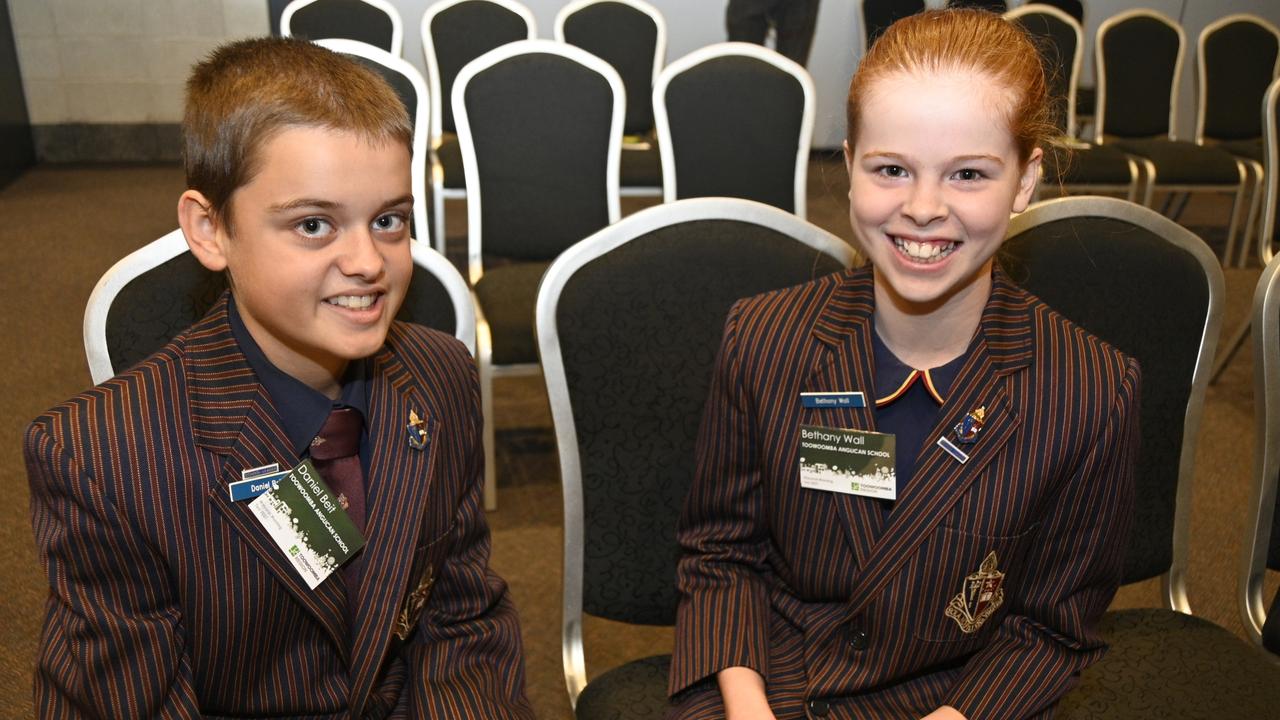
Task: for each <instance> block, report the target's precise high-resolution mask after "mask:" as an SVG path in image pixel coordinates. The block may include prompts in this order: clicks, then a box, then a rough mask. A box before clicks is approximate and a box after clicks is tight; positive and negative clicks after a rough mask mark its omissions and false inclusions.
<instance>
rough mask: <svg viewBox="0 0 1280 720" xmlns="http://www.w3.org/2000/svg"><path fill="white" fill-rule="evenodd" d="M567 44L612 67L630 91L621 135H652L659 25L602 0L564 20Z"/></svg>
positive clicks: (619, 4)
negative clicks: (650, 133)
mask: <svg viewBox="0 0 1280 720" xmlns="http://www.w3.org/2000/svg"><path fill="white" fill-rule="evenodd" d="M563 31H564V38H563V40H564V42H567V43H569V44H570V45H574V46H577V47H580V48H582V49H583V50H586V51H587V52H589V53H591V54H592V55H595V56H596V57H599V58H601V59H602V60H604V61H605V62H607V63H609V64H610V65H612V66H613V69H615V70H617V71H618V75H619V76H621V77H622V85H623V87H624V88H626V90H627V114H626V117H625V119H624V120H623V123H622V131H623V133H625V134H627V135H644V134H646V133H649V132H652V131H653V79H654V76H655V75H656V74H657V70H658V68H657V67H656V66H658V65H659V64H660V63H661V62H662V60H661V59H660V58H657V57H656V54H657V51H658V45H659V28H658V24H657V22H655V21H654V18H653V17H651V16H650V15H649V14H648V13H645V12H644V11H642V10H640V9H638V8H637V7H635V6H633V5H629V4H627V3H622V2H612V1H611V0H602V1H601V2H595V3H592V4H590V5H586V6H584V7H582V8H580V9H578V10H577V11H575V12H573V13H572V14H570V15H569V16H567V17H566V18H565V19H564V25H563Z"/></svg>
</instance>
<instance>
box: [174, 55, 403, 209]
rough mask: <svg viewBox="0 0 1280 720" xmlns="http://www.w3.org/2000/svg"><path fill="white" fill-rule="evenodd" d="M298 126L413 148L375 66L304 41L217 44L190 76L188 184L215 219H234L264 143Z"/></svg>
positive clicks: (396, 102)
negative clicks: (234, 204)
mask: <svg viewBox="0 0 1280 720" xmlns="http://www.w3.org/2000/svg"><path fill="white" fill-rule="evenodd" d="M298 126H301V127H323V128H331V129H334V130H343V131H348V132H353V133H356V134H358V135H360V136H362V137H364V138H365V139H367V140H368V141H370V142H372V143H383V142H401V143H403V144H404V146H405V147H406V148H408V149H410V150H412V148H413V126H412V125H411V124H410V121H409V115H408V113H407V112H406V111H405V108H404V104H403V103H402V102H401V101H400V98H399V96H397V95H396V93H395V91H394V90H392V89H391V86H390V85H388V84H387V83H386V81H385V80H383V79H382V78H381V77H380V76H379V75H378V74H377V73H375V72H374V71H372V70H370V69H368V68H366V67H364V66H363V65H361V64H360V63H359V62H356V61H355V60H352V59H350V58H347V57H345V56H343V55H340V54H338V53H335V52H332V51H330V50H327V49H325V48H322V47H320V46H319V45H315V44H312V43H310V42H307V41H305V40H298V39H295V38H255V39H251V40H241V41H238V42H233V43H228V44H226V45H223V46H222V47H219V48H218V49H216V50H214V51H213V53H212V54H210V55H209V57H207V58H205V59H204V60H203V61H202V62H200V63H199V64H197V65H196V66H195V67H194V68H193V69H192V71H191V77H190V78H189V79H188V80H187V100H186V107H185V111H184V114H183V119H182V137H183V162H184V165H185V167H186V173H187V187H188V188H190V189H193V190H197V191H199V192H200V193H201V194H202V195H204V196H205V198H206V199H207V200H208V201H209V204H210V209H211V211H212V214H213V215H214V217H216V218H217V219H218V220H219V221H220V222H222V223H224V224H228V225H229V223H230V216H229V213H227V212H226V211H227V210H228V203H229V202H230V200H231V195H232V193H234V192H235V191H236V189H237V188H239V187H241V186H242V185H244V184H246V183H248V182H249V181H250V180H252V179H253V177H254V175H255V174H256V173H257V171H258V167H257V161H258V159H259V151H260V150H261V148H262V145H263V144H264V143H265V142H266V141H267V140H268V139H270V137H271V136H272V135H273V134H274V133H276V132H278V131H280V130H283V129H285V128H288V127H298Z"/></svg>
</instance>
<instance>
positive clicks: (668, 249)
mask: <svg viewBox="0 0 1280 720" xmlns="http://www.w3.org/2000/svg"><path fill="white" fill-rule="evenodd" d="M853 259H854V255H853V251H852V250H851V248H850V247H849V246H848V245H847V244H846V243H845V242H844V241H843V240H841V239H840V238H838V237H835V236H833V235H831V234H829V233H827V232H826V231H824V230H822V229H820V228H818V227H816V226H813V225H811V224H809V223H807V222H804V221H802V220H800V219H798V218H796V217H795V216H794V215H791V214H788V213H785V212H783V211H781V210H778V209H776V208H773V207H769V206H767V205H763V204H760V203H755V202H751V201H747V200H739V199H732V198H697V199H692V200H680V201H676V202H671V203H666V204H663V205H658V206H655V207H651V208H647V209H645V210H641V211H640V212H638V213H635V214H633V215H630V216H628V217H627V218H625V219H623V220H622V221H621V222H618V223H616V224H614V225H611V226H609V227H607V228H605V229H603V230H601V231H599V232H598V233H596V234H594V235H592V236H591V237H589V238H587V239H586V240H583V241H582V242H580V243H578V244H576V245H574V246H573V247H572V248H570V249H569V250H567V251H566V252H565V253H564V254H562V255H561V256H560V257H559V258H557V259H556V261H555V262H554V263H553V264H552V265H551V267H550V268H549V269H548V270H547V273H546V275H545V276H544V278H543V281H542V286H541V288H540V289H539V291H538V302H537V333H538V349H539V351H540V353H541V356H542V364H543V374H544V378H545V380H546V385H547V395H548V397H549V399H550V402H551V414H552V420H553V423H554V425H555V433H556V445H557V447H558V451H559V457H560V472H561V481H562V484H563V498H564V513H565V515H564V528H565V531H564V532H565V534H564V568H565V570H564V596H563V601H564V615H563V626H562V633H561V639H562V643H563V662H564V674H565V682H566V685H567V687H568V691H569V699H570V702H571V703H572V704H573V705H574V707H575V714H576V717H577V718H578V720H596V719H603V718H610V719H615V720H624V719H630V718H661V717H662V715H663V711H664V710H665V708H666V707H667V694H666V687H667V669H668V667H669V666H670V661H671V656H670V655H658V656H653V657H648V658H644V659H640V660H636V661H633V662H629V663H626V664H624V665H621V666H619V667H616V668H612V669H610V670H608V671H606V672H604V673H601V674H598V675H596V676H595V677H593V678H591V680H590V682H588V678H587V671H586V660H585V650H584V647H583V633H582V623H583V616H584V613H586V614H588V615H591V616H595V617H601V618H608V619H610V620H614V621H618V622H624V623H631V624H638V625H672V624H674V622H675V615H676V605H677V602H678V598H677V592H676V588H675V573H676V561H677V559H678V557H679V554H680V550H679V546H678V545H677V543H676V539H675V523H676V518H677V516H678V514H679V512H680V507H681V505H682V503H683V500H684V496H685V494H686V492H687V490H688V488H689V484H690V482H691V480H692V477H693V472H694V459H695V444H696V439H697V432H698V425H699V421H700V418H701V415H702V407H703V403H704V401H705V399H706V396H707V392H708V388H709V387H710V382H711V375H712V367H713V364H714V359H715V355H716V349H717V348H718V347H719V344H720V338H721V336H722V333H723V326H724V322H725V318H726V317H727V315H728V312H729V308H730V306H731V305H732V304H733V303H734V302H735V301H736V300H738V299H739V298H742V297H746V296H750V295H755V294H758V293H761V292H765V291H768V290H773V289H777V288H782V287H787V286H790V285H795V284H798V283H802V282H806V281H808V280H812V279H814V278H817V277H819V276H822V275H827V274H829V273H832V272H837V271H840V270H842V269H844V268H847V267H849V266H850V265H851V264H852V262H853Z"/></svg>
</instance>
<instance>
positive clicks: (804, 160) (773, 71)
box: [653, 42, 814, 219]
mask: <svg viewBox="0 0 1280 720" xmlns="http://www.w3.org/2000/svg"><path fill="white" fill-rule="evenodd" d="M813 106H814V89H813V79H812V78H811V77H810V76H809V73H808V72H807V71H806V70H805V69H804V68H803V67H801V66H800V65H797V64H796V63H794V62H792V61H791V60H788V59H787V58H785V57H783V56H782V55H780V54H778V53H776V52H774V51H773V50H770V49H768V48H765V47H761V46H759V45H753V44H751V43H741V42H729V43H718V44H715V45H709V46H707V47H704V48H701V49H699V50H695V51H693V52H691V53H689V54H688V55H685V56H684V57H682V58H680V59H679V60H676V61H675V62H673V63H671V64H670V65H668V66H667V67H666V69H664V70H663V71H662V73H661V74H660V75H659V76H658V82H657V83H656V84H655V85H654V88H653V107H654V113H655V115H656V117H657V125H658V149H659V150H660V152H661V154H662V194H663V199H664V201H666V202H670V201H672V200H678V199H683V198H692V197H708V196H715V197H736V198H743V199H745V200H755V201H757V202H763V203H765V204H767V205H773V206H774V207H777V208H781V209H783V210H786V211H788V212H792V213H795V214H796V215H797V216H798V217H800V218H801V219H803V218H804V217H805V198H806V184H807V180H808V171H809V144H810V141H811V139H812V136H813V118H814V109H813Z"/></svg>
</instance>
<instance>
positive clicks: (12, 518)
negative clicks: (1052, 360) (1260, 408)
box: [0, 160, 1259, 718]
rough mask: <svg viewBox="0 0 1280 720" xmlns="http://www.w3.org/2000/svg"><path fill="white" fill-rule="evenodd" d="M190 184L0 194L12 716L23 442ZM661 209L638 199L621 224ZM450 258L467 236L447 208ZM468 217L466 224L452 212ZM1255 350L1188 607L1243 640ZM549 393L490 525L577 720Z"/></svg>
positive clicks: (1196, 507) (12, 711)
mask: <svg viewBox="0 0 1280 720" xmlns="http://www.w3.org/2000/svg"><path fill="white" fill-rule="evenodd" d="M843 174H844V170H843V167H842V166H841V165H840V163H839V162H832V161H829V160H828V161H822V160H818V161H815V162H814V163H813V165H812V167H811V173H810V181H809V189H810V193H809V194H810V201H809V217H810V220H812V221H813V222H815V223H817V224H818V225H821V226H823V227H825V228H827V229H828V230H831V231H832V232H834V233H836V234H838V235H841V236H842V237H845V238H848V237H849V230H848V219H847V200H846V198H845V193H846V185H845V180H844V178H843ZM181 190H182V174H181V171H180V170H179V169H178V168H176V167H174V166H171V165H164V166H112V167H103V166H93V167H71V166H44V167H39V168H36V169H34V170H32V171H30V172H28V173H27V174H26V175H24V176H23V177H21V178H19V179H18V180H17V181H16V182H15V183H13V184H12V185H10V186H9V187H7V188H4V189H3V190H0V247H2V248H3V249H4V253H5V261H4V262H3V263H0V286H3V287H7V288H9V290H8V291H7V292H8V296H9V298H10V300H9V302H10V312H9V313H7V314H4V315H2V316H0V338H3V339H4V342H5V349H4V351H3V352H4V359H5V363H4V366H5V369H6V372H4V373H3V374H0V497H3V498H4V499H5V501H4V502H2V503H0V587H2V588H3V590H2V591H0V618H3V622H0V717H13V718H25V717H30V716H31V715H32V707H31V691H30V688H31V667H32V658H33V656H34V654H35V651H36V642H37V638H38V634H39V628H40V622H41V617H42V612H43V611H42V607H43V602H44V597H45V593H46V585H45V580H44V578H43V576H42V574H41V571H40V569H39V567H38V565H37V563H36V559H35V551H34V546H33V542H32V536H31V526H30V521H29V519H28V514H27V510H28V509H27V499H28V495H27V484H26V473H25V469H24V467H23V464H22V455H21V438H22V432H23V430H24V428H25V426H26V424H27V423H28V422H29V421H30V420H31V418H33V417H34V416H35V415H37V414H38V413H39V412H40V411H41V410H43V409H44V408H46V407H48V406H49V405H52V404H54V403H56V402H58V401H60V400H62V399H64V398H66V397H68V396H70V395H72V394H74V393H76V392H77V391H79V390H81V389H83V388H84V387H87V386H88V385H89V373H88V369H87V366H86V365H85V360H84V353H83V346H82V341H81V330H80V323H81V317H82V313H83V308H84V303H85V301H86V299H87V298H88V296H89V292H90V291H91V290H92V288H93V284H94V283H95V282H96V281H97V279H98V277H99V276H100V275H101V274H102V273H103V272H104V271H105V270H106V269H107V268H108V267H110V265H111V264H112V263H113V262H114V261H115V260H117V259H118V258H120V257H121V256H123V255H125V254H126V253H128V252H129V251H131V250H133V249H135V248H137V247H139V246H141V245H142V244H144V243H146V242H148V241H150V240H152V239H154V238H156V237H159V236H160V235H161V234H163V233H165V232H167V231H169V230H171V229H173V228H174V227H176V220H175V216H174V206H175V202H176V199H177V196H178V194H179V193H180V192H181ZM649 202H650V201H644V200H640V201H637V200H632V201H629V202H627V203H624V210H634V209H636V208H637V207H639V206H642V205H645V204H649ZM449 211H450V220H451V222H450V232H449V235H450V248H451V255H456V254H457V251H460V250H461V247H462V244H463V241H462V236H463V233H464V231H465V227H464V226H463V225H462V224H461V223H458V222H454V221H455V220H457V219H459V218H460V217H461V215H462V212H461V205H456V206H450V209H449ZM455 211H457V212H455ZM1225 212H1226V205H1225V204H1223V203H1222V202H1218V201H1215V200H1211V199H1210V200H1199V199H1197V200H1194V201H1193V202H1192V204H1191V207H1190V208H1189V209H1188V211H1187V214H1186V216H1185V217H1184V221H1185V222H1187V223H1189V224H1191V225H1194V226H1196V227H1197V228H1198V229H1199V228H1200V227H1201V226H1204V227H1205V228H1206V230H1205V234H1206V235H1208V236H1210V237H1221V235H1222V232H1221V229H1220V228H1217V227H1214V226H1215V224H1217V223H1218V222H1219V220H1218V218H1219V217H1221V216H1222V215H1224V214H1225ZM1258 272H1259V270H1258V268H1256V267H1254V268H1251V269H1247V270H1229V271H1227V302H1226V322H1225V323H1224V334H1226V333H1230V331H1231V330H1233V329H1234V328H1235V327H1236V325H1237V323H1238V322H1239V321H1240V320H1241V319H1242V318H1244V317H1246V316H1247V314H1248V312H1249V303H1250V301H1251V298H1252V293H1253V287H1254V284H1255V283H1256V281H1257V278H1258ZM1252 367H1253V366H1252V359H1251V358H1250V356H1249V353H1248V352H1247V346H1246V351H1245V352H1242V353H1240V354H1239V355H1238V357H1237V358H1236V359H1235V361H1234V362H1233V363H1232V365H1231V366H1230V367H1229V368H1228V370H1227V372H1226V373H1225V374H1224V375H1223V377H1222V379H1221V381H1220V382H1219V383H1218V384H1217V385H1216V386H1214V387H1212V388H1210V390H1209V394H1208V398H1207V401H1206V405H1205V413H1204V420H1203V425H1202V430H1201V437H1200V445H1199V453H1198V456H1197V461H1196V474H1195V497H1194V500H1193V513H1192V529H1191V537H1192V542H1191V567H1190V592H1191V602H1192V606H1193V608H1194V610H1195V611H1196V613H1197V614H1199V615H1202V616H1203V617H1206V618H1208V619H1210V620H1212V621H1214V622H1217V623H1219V624H1221V625H1223V626H1225V627H1227V628H1229V629H1232V630H1233V631H1235V632H1237V633H1239V632H1241V624H1240V619H1239V616H1238V611H1237V605H1236V599H1235V598H1236V577H1237V572H1238V568H1239V562H1240V561H1239V557H1240V552H1239V549H1240V543H1241V526H1242V521H1243V518H1244V513H1243V506H1244V503H1245V500H1246V497H1247V491H1248V487H1249V484H1250V482H1251V480H1250V474H1251V472H1252V462H1253V444H1254V439H1253V422H1254V420H1253V374H1252V373H1253V369H1252ZM540 383H541V380H540V379H539V378H527V379H508V380H499V381H498V386H497V401H496V403H495V415H496V421H497V424H498V430H499V456H498V473H499V478H500V480H499V483H500V484H499V502H500V508H499V510H498V511H496V512H494V513H492V514H491V515H490V522H491V525H492V528H493V538H494V553H493V564H494V566H495V567H496V568H497V570H498V571H499V572H500V573H501V574H502V575H503V576H505V577H506V578H507V580H508V581H509V583H510V585H511V588H512V592H513V594H514V596H515V599H516V602H517V604H518V606H519V608H520V612H521V620H522V623H523V628H524V636H525V649H526V652H527V668H528V681H529V694H530V696H531V698H532V700H533V702H534V705H535V707H536V708H537V710H538V713H539V717H542V718H567V717H569V716H570V713H569V705H568V700H567V696H566V693H565V689H564V681H563V677H562V674H561V665H560V641H559V638H560V590H559V588H560V544H561V540H562V535H561V523H560V513H561V507H560V490H559V484H558V483H559V479H558V475H557V467H556V458H555V448H554V440H553V437H552V434H551V430H550V426H551V423H550V416H549V413H548V410H547V408H546V397H545V394H544V392H543V389H542V387H541V385H540ZM1158 602H1159V588H1158V587H1157V586H1156V585H1155V584H1154V583H1146V584H1143V585H1141V586H1136V587H1130V588H1125V589H1124V590H1122V591H1121V594H1120V597H1119V598H1118V599H1117V601H1116V606H1117V607H1131V606H1141V605H1154V604H1157V603H1158ZM585 634H586V647H587V662H588V670H589V672H590V673H592V674H595V673H598V672H600V671H602V670H605V669H608V668H609V667H612V666H614V665H616V664H618V663H620V662H622V661H624V660H627V659H634V658H639V657H644V656H647V655H651V654H657V653H663V652H668V651H669V649H670V645H671V631H670V630H669V629H667V628H639V629H637V628H631V627H625V626H619V625H616V624H613V623H607V622H603V621H597V622H590V621H589V622H588V624H587V626H586V629H585Z"/></svg>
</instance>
